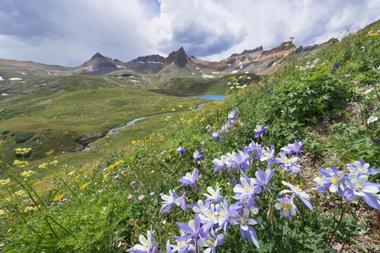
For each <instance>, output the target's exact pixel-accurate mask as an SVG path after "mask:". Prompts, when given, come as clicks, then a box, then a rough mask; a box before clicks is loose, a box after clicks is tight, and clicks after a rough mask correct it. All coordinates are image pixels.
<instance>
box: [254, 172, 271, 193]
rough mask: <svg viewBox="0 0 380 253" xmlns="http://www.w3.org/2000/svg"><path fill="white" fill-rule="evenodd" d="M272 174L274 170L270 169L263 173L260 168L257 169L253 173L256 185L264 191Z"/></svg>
mask: <svg viewBox="0 0 380 253" xmlns="http://www.w3.org/2000/svg"><path fill="white" fill-rule="evenodd" d="M273 174H274V170H272V169H266V170H265V171H264V170H262V169H260V168H259V169H257V171H256V172H255V176H256V178H255V179H256V184H257V185H258V186H260V187H262V188H264V189H266V188H267V186H268V184H269V181H270V180H271V179H272V176H273Z"/></svg>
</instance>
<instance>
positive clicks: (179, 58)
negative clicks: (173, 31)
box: [165, 47, 188, 67]
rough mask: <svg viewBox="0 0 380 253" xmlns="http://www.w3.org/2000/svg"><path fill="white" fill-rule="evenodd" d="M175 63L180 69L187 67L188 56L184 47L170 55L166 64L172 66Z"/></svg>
mask: <svg viewBox="0 0 380 253" xmlns="http://www.w3.org/2000/svg"><path fill="white" fill-rule="evenodd" d="M172 62H174V64H175V65H177V66H178V67H185V65H186V64H187V63H188V56H187V54H186V52H185V49H183V47H180V48H179V49H178V50H177V51H173V52H171V53H170V54H169V56H168V57H167V58H166V59H165V63H166V64H170V63H172Z"/></svg>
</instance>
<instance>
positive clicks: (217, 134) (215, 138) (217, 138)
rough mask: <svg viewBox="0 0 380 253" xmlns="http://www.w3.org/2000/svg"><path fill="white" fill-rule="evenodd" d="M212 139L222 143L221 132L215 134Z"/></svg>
mask: <svg viewBox="0 0 380 253" xmlns="http://www.w3.org/2000/svg"><path fill="white" fill-rule="evenodd" d="M211 139H213V140H214V141H216V142H220V140H221V133H220V132H219V131H218V132H213V133H212V135H211Z"/></svg>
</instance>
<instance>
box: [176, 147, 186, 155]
mask: <svg viewBox="0 0 380 253" xmlns="http://www.w3.org/2000/svg"><path fill="white" fill-rule="evenodd" d="M177 152H178V153H179V154H180V155H181V156H184V155H185V154H186V149H185V148H184V147H182V146H179V147H178V148H177Z"/></svg>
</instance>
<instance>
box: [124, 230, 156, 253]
mask: <svg viewBox="0 0 380 253" xmlns="http://www.w3.org/2000/svg"><path fill="white" fill-rule="evenodd" d="M139 242H140V244H136V245H135V246H133V247H132V248H130V249H129V250H128V252H132V253H158V246H157V244H156V242H155V240H154V232H153V230H152V229H150V230H148V231H147V236H146V237H145V236H143V235H140V236H139Z"/></svg>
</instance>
